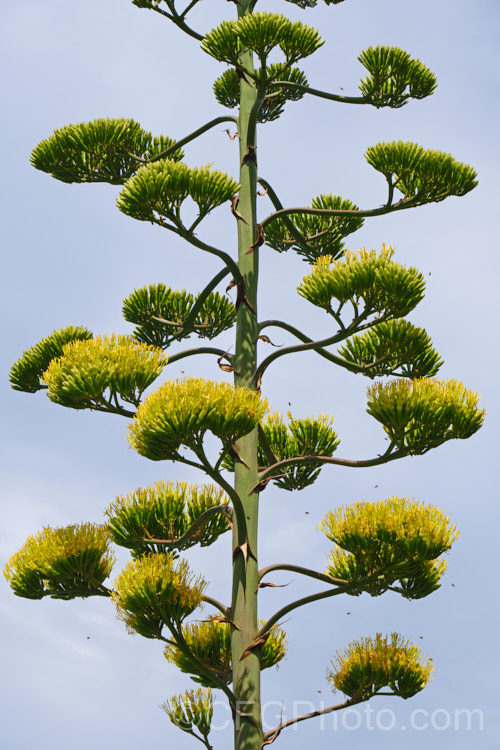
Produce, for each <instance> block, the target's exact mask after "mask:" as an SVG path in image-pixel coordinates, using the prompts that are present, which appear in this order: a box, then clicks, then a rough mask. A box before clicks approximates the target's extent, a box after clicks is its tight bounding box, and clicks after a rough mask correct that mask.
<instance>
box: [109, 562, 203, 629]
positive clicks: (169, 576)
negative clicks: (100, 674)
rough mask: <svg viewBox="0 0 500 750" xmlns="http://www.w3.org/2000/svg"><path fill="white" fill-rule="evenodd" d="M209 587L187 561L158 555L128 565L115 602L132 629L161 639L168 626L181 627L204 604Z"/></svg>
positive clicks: (122, 618) (120, 615)
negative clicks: (162, 632)
mask: <svg viewBox="0 0 500 750" xmlns="http://www.w3.org/2000/svg"><path fill="white" fill-rule="evenodd" d="M206 586H207V582H206V581H205V580H204V579H203V578H202V577H201V576H199V577H197V578H196V577H195V576H194V575H193V573H192V572H191V570H190V568H189V565H188V563H187V561H186V560H177V561H175V560H174V556H173V555H172V554H171V553H170V552H165V553H160V552H154V553H151V554H149V555H144V556H143V557H141V558H139V559H138V560H133V561H132V562H129V563H128V565H126V566H125V568H124V569H123V570H122V572H121V573H120V575H119V576H118V578H117V579H116V581H115V582H114V591H113V594H112V599H113V600H114V602H115V604H116V609H117V613H118V617H119V619H120V620H123V622H124V623H125V625H126V626H127V628H128V629H129V630H131V631H135V632H136V633H139V634H140V635H142V636H144V637H145V638H159V637H160V636H161V631H162V629H163V627H164V626H166V627H169V626H170V624H171V623H174V624H175V625H179V623H180V622H181V621H182V620H184V618H185V617H187V616H188V615H190V614H191V612H193V611H194V610H195V609H196V608H197V607H198V606H199V605H200V604H201V601H202V597H203V592H204V590H205V588H206Z"/></svg>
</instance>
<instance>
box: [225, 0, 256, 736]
mask: <svg viewBox="0 0 500 750" xmlns="http://www.w3.org/2000/svg"><path fill="white" fill-rule="evenodd" d="M251 5H252V4H251V3H250V2H248V0H247V1H246V2H245V0H242V1H241V3H240V4H239V5H238V16H239V17H243V16H245V15H246V14H247V13H248V12H250V10H251ZM240 63H241V67H242V68H243V69H245V70H249V71H253V69H254V68H253V56H252V53H251V52H250V51H248V50H243V51H242V53H241V56H240ZM240 90H241V94H240V116H239V122H238V133H239V135H240V163H241V167H240V184H241V189H240V194H239V203H238V212H239V213H240V214H241V215H242V216H243V218H244V219H245V221H246V222H247V223H245V222H244V221H238V265H239V270H240V273H241V276H242V278H243V282H244V287H243V288H242V289H240V295H239V307H238V316H237V321H236V352H235V358H234V367H235V370H236V373H235V379H234V381H235V385H236V386H244V387H247V388H254V387H255V386H254V373H255V366H256V359H257V351H256V342H257V337H258V328H257V317H256V309H257V279H258V250H257V249H254V250H252V249H251V248H252V246H253V245H254V243H255V242H256V239H257V229H256V224H257V218H256V194H257V164H256V160H255V149H256V117H255V111H256V107H258V92H257V89H256V88H255V84H254V83H253V82H252V81H251V79H250V78H249V79H248V81H246V80H245V79H244V78H242V80H241V89H240ZM252 113H253V116H252ZM237 449H238V454H239V456H240V457H241V459H242V460H241V461H239V460H236V461H235V485H234V486H235V490H236V492H237V494H238V495H239V497H240V500H241V504H242V506H243V509H244V514H245V521H246V522H245V526H244V528H241V525H240V523H239V522H238V519H237V518H235V519H234V525H233V588H232V604H231V614H232V620H233V622H234V626H235V627H233V631H232V641H231V643H232V645H231V650H232V665H233V692H234V695H235V697H236V700H237V710H236V713H235V716H234V732H235V750H259V748H260V746H261V744H262V741H263V734H262V720H261V709H260V659H259V653H258V651H257V652H256V651H253V650H251V651H250V652H249V653H248V654H247V655H246V656H243V654H244V653H245V652H246V650H247V648H248V646H250V644H251V643H252V642H253V640H254V638H255V634H256V632H257V594H256V591H257V585H258V582H259V573H258V567H257V524H258V502H259V497H258V494H257V493H255V492H252V488H253V487H254V486H255V484H256V483H257V472H258V466H257V429H255V430H253V431H252V432H251V433H250V434H248V435H245V436H244V437H243V438H241V439H240V440H239V441H238V444H237Z"/></svg>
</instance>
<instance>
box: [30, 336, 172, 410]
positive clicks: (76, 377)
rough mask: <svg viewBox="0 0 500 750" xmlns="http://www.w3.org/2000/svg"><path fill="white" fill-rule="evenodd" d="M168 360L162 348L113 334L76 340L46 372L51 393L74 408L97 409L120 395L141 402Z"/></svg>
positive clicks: (50, 394)
mask: <svg viewBox="0 0 500 750" xmlns="http://www.w3.org/2000/svg"><path fill="white" fill-rule="evenodd" d="M166 363H167V357H166V356H165V354H164V353H163V351H162V350H161V349H159V348H158V347H156V346H149V345H147V344H143V343H141V342H139V341H135V340H134V339H132V338H130V337H128V336H120V335H115V334H113V335H112V336H97V337H96V338H93V339H89V340H87V341H72V342H71V343H69V344H66V345H65V346H64V347H63V355H62V357H59V358H58V359H53V360H52V361H51V363H50V365H49V366H48V368H47V370H46V371H45V372H44V374H43V380H44V381H45V383H46V384H47V385H48V392H47V395H48V397H49V398H50V399H51V400H52V401H55V403H57V404H62V405H63V406H70V407H72V408H73V409H96V408H105V407H106V406H109V405H110V402H111V399H114V398H116V396H120V397H121V398H122V399H123V400H124V401H126V402H128V403H131V404H134V405H137V404H138V403H139V400H140V397H141V395H142V393H143V391H144V390H145V389H146V388H147V387H148V386H149V385H151V383H152V382H153V381H154V380H155V379H156V378H157V377H158V375H160V373H161V371H162V370H163V368H164V367H165V365H166Z"/></svg>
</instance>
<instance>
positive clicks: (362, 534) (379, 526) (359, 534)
mask: <svg viewBox="0 0 500 750" xmlns="http://www.w3.org/2000/svg"><path fill="white" fill-rule="evenodd" d="M319 528H320V530H321V531H323V533H324V534H326V536H327V537H328V539H331V540H332V541H333V542H335V543H336V544H338V545H339V547H342V549H344V550H346V551H348V552H352V553H353V554H358V553H363V552H364V551H369V554H370V555H373V553H374V551H375V550H377V552H378V554H379V555H380V554H381V553H385V554H387V552H388V551H389V550H388V548H389V547H390V548H392V549H391V557H392V555H393V554H395V553H397V554H399V555H400V556H401V557H402V559H409V558H411V559H420V560H433V559H434V558H436V557H438V556H439V555H441V554H442V553H443V552H445V551H446V550H448V549H449V548H450V547H451V545H452V542H453V541H454V540H455V539H456V538H457V537H458V531H457V529H456V527H455V526H453V525H451V524H450V519H449V518H448V516H446V515H445V514H444V513H443V511H442V510H440V509H439V508H436V506H434V505H431V504H429V503H427V504H426V503H419V502H416V501H415V500H408V498H406V497H394V496H393V497H391V498H389V499H388V500H381V501H379V502H375V503H370V502H359V503H354V504H353V505H344V506H342V507H340V508H337V509H336V510H334V511H330V512H329V513H328V514H327V515H326V517H325V518H324V520H323V521H322V522H321V523H320V525H319Z"/></svg>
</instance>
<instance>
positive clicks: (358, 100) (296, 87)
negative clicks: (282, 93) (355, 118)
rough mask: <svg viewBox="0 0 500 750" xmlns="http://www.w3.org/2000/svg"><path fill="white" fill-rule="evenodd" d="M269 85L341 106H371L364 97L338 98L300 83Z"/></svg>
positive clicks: (274, 83)
mask: <svg viewBox="0 0 500 750" xmlns="http://www.w3.org/2000/svg"><path fill="white" fill-rule="evenodd" d="M269 85H270V86H278V87H279V88H280V89H282V88H289V89H292V90H293V91H301V92H302V93H303V94H310V95H311V96H317V97H319V98H320V99H330V101H332V102H340V103H341V104H371V101H370V100H369V99H367V98H366V97H365V96H340V94H330V93H328V91H320V90H319V89H313V88H311V87H310V86H304V84H302V83H293V82H290V81H270V82H269Z"/></svg>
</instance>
